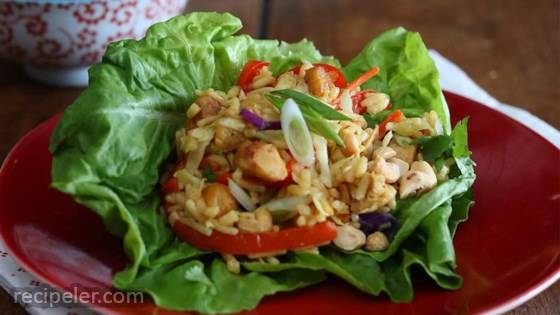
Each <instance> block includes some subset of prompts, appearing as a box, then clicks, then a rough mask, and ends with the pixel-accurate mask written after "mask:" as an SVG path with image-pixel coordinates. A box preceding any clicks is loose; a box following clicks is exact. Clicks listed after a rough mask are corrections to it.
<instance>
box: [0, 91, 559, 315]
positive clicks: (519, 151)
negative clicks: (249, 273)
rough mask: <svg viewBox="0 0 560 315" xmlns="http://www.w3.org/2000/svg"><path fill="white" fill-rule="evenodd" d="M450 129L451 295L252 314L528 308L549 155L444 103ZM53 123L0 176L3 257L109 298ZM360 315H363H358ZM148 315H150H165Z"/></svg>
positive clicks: (119, 258) (555, 176)
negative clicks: (459, 143)
mask: <svg viewBox="0 0 560 315" xmlns="http://www.w3.org/2000/svg"><path fill="white" fill-rule="evenodd" d="M446 98H447V101H448V103H449V106H450V109H451V112H452V113H453V120H454V121H456V120H457V119H458V118H461V117H464V116H470V117H471V119H470V121H469V137H470V147H471V149H472V151H473V158H474V160H475V161H476V163H477V164H478V167H477V175H478V179H477V180H476V183H475V185H474V198H475V200H476V205H475V206H474V207H473V208H472V210H471V215H470V219H469V221H467V223H465V224H463V225H461V226H460V227H459V230H458V232H457V236H456V238H455V245H456V252H457V264H458V270H459V273H460V274H461V275H463V277H464V285H463V287H462V288H461V289H460V290H457V291H446V290H443V289H439V288H437V287H436V286H435V285H434V284H432V283H431V282H430V281H427V280H426V279H424V277H422V276H421V275H420V276H416V278H415V279H414V282H415V284H416V285H415V293H416V297H415V299H414V301H413V302H412V303H410V304H392V303H390V302H388V300H387V298H386V297H381V298H375V297H371V296H367V295H365V294H362V293H360V292H359V291H358V290H357V289H354V288H352V287H351V286H349V285H346V284H343V283H342V282H341V281H339V280H330V281H328V282H327V283H325V284H321V285H318V286H315V287H311V288H307V289H303V290H299V291H296V292H292V293H283V294H278V295H276V296H274V297H269V298H266V299H265V300H264V301H263V302H262V303H261V304H260V305H259V307H258V308H257V310H255V311H254V312H252V313H254V314H271V313H274V314H287V313H290V312H294V311H297V312H298V313H306V314H325V313H344V314H350V313H355V314H362V313H364V312H367V313H371V314H376V313H377V314H399V315H400V314H446V313H453V314H466V313H484V312H492V313H494V312H502V311H506V310H508V309H511V308H513V307H515V306H516V305H519V304H520V303H522V302H524V301H526V300H528V299H529V298H531V297H533V296H534V295H536V294H537V293H539V292H540V291H542V290H544V289H545V288H546V287H548V286H550V285H551V284H552V283H554V281H556V280H557V279H558V278H559V277H560V266H559V256H560V242H558V237H559V235H560V231H559V222H560V217H559V214H560V212H559V209H560V207H559V200H560V187H559V186H560V168H559V167H558V165H559V158H560V154H559V150H558V149H557V148H555V147H554V146H553V145H552V144H550V143H549V142H547V141H546V140H545V139H543V138H542V137H541V136H539V135H537V134H536V133H534V132H533V131H531V130H529V129H527V128H526V127H524V126H523V125H521V124H519V123H518V122H516V121H514V120H512V119H510V118H508V117H506V116H504V115H503V114H501V113H498V112H496V111H494V110H492V109H489V108H488V107H485V106H482V105H480V104H478V103H475V102H473V101H471V100H468V99H465V98H463V97H460V96H457V95H454V94H451V93H446ZM58 118H59V117H58V116H57V117H53V118H52V119H50V120H49V121H47V122H45V123H43V124H42V125H40V126H39V127H37V128H36V129H34V130H33V131H31V132H30V133H29V134H27V135H26V136H25V137H24V138H23V139H22V140H21V141H20V142H19V143H18V144H17V145H16V147H15V148H14V149H13V150H12V152H11V153H10V154H9V155H8V157H7V158H6V160H5V161H4V165H3V167H2V169H1V171H0V196H1V197H0V213H1V216H2V220H1V221H0V229H1V233H2V235H1V236H2V238H3V240H4V242H5V243H6V245H7V249H8V250H9V252H10V253H12V255H13V256H14V257H15V258H16V259H17V260H18V262H19V263H21V264H22V265H23V266H24V267H25V268H26V269H27V270H29V271H30V272H32V273H33V274H34V275H35V276H37V277H38V278H40V279H42V280H44V281H45V282H47V283H49V284H51V285H52V286H54V287H58V288H68V287H72V286H73V285H75V284H80V286H82V287H95V288H99V289H100V290H103V289H110V287H111V275H112V274H113V273H115V272H117V271H118V270H120V269H121V268H123V266H124V265H125V263H126V259H125V256H124V254H123V253H122V250H121V245H120V240H118V239H115V238H113V237H111V236H110V235H109V234H108V233H107V232H105V230H104V228H103V225H102V224H101V221H100V219H99V218H97V217H96V216H95V215H94V214H93V213H92V212H90V211H88V210H87V209H85V208H83V207H81V206H78V205H77V204H75V203H74V202H73V201H72V200H71V198H70V197H68V196H66V195H63V194H61V193H59V192H57V191H54V190H52V189H49V188H48V186H49V182H50V164H51V156H50V154H49V153H48V151H47V144H48V139H49V136H50V134H51V132H52V130H53V127H54V126H55V124H56V122H57V121H58ZM154 307H155V306H154V305H153V304H151V303H146V304H143V305H129V306H123V305H120V306H114V305H113V306H111V305H105V306H97V307H96V308H98V309H99V310H100V311H103V312H107V313H115V314H129V313H137V314H138V313H141V314H150V313H152V312H153V311H154ZM366 310H367V311H366ZM164 313H168V312H164V311H162V310H158V314H164Z"/></svg>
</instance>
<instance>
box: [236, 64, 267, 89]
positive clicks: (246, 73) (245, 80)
mask: <svg viewBox="0 0 560 315" xmlns="http://www.w3.org/2000/svg"><path fill="white" fill-rule="evenodd" d="M268 65H270V62H267V61H260V60H249V61H247V63H246V64H245V66H244V67H243V70H242V71H241V74H240V75H239V78H238V79H237V85H239V86H240V87H241V88H242V89H243V91H245V92H248V91H250V90H251V82H253V79H254V78H255V77H256V76H257V75H258V74H259V72H260V71H261V69H262V68H263V67H265V66H268Z"/></svg>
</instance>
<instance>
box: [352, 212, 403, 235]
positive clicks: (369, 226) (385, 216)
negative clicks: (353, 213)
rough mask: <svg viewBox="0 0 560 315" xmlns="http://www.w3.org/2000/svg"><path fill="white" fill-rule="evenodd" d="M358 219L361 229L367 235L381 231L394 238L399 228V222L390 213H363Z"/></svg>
mask: <svg viewBox="0 0 560 315" xmlns="http://www.w3.org/2000/svg"><path fill="white" fill-rule="evenodd" d="M358 218H359V222H360V229H361V230H362V231H363V232H364V233H366V234H371V233H373V232H375V231H381V232H383V233H385V234H386V235H387V236H388V237H389V238H392V237H393V235H394V234H395V232H397V230H398V228H399V222H398V221H397V219H396V218H395V217H394V216H392V215H391V214H389V213H381V212H369V213H362V214H360V215H359V216H358Z"/></svg>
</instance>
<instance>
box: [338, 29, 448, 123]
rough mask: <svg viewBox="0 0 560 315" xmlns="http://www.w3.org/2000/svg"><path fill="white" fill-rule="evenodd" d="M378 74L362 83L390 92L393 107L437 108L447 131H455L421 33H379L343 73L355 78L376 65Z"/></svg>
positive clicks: (397, 31)
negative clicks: (452, 129) (378, 70)
mask: <svg viewBox="0 0 560 315" xmlns="http://www.w3.org/2000/svg"><path fill="white" fill-rule="evenodd" d="M376 66H377V67H379V68H380V69H381V71H380V72H379V74H378V75H376V76H375V77H373V78H372V79H370V80H369V81H367V82H366V83H364V84H363V85H362V88H371V89H374V90H377V91H381V92H384V93H387V94H389V96H390V97H391V104H393V109H401V110H403V112H405V114H406V111H405V110H411V111H416V112H417V111H419V110H420V111H421V112H427V111H430V110H434V111H435V112H436V113H437V114H438V116H439V118H440V120H441V122H442V125H443V127H444V129H445V131H446V132H447V133H449V132H450V131H451V123H450V120H449V109H448V108H447V104H446V103H445V99H444V97H443V94H442V91H441V87H440V85H439V73H438V71H437V69H436V65H435V63H434V61H433V60H432V58H431V57H430V55H429V54H428V50H427V48H426V46H425V45H424V42H423V41H422V38H421V37H420V35H419V34H418V33H414V32H409V31H407V30H405V29H404V28H395V29H392V30H389V31H386V32H384V33H383V34H381V35H379V36H377V37H376V38H375V39H373V40H372V41H371V42H369V43H368V44H367V45H366V47H365V48H364V49H363V50H362V51H361V52H360V53H359V54H358V56H356V58H354V59H353V60H352V61H351V62H350V63H349V64H348V65H347V66H345V67H344V69H343V72H344V75H345V76H346V79H347V80H348V81H351V80H353V79H355V78H356V77H358V76H359V75H361V74H362V73H364V72H366V71H367V70H369V69H371V68H373V67H376Z"/></svg>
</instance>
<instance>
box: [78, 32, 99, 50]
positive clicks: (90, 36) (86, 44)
mask: <svg viewBox="0 0 560 315" xmlns="http://www.w3.org/2000/svg"><path fill="white" fill-rule="evenodd" d="M96 37H97V32H96V31H94V30H91V29H89V28H87V27H85V28H84V29H82V30H81V31H80V32H79V33H78V43H77V45H78V48H79V49H84V48H90V47H91V46H92V45H94V44H95V43H96Z"/></svg>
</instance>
